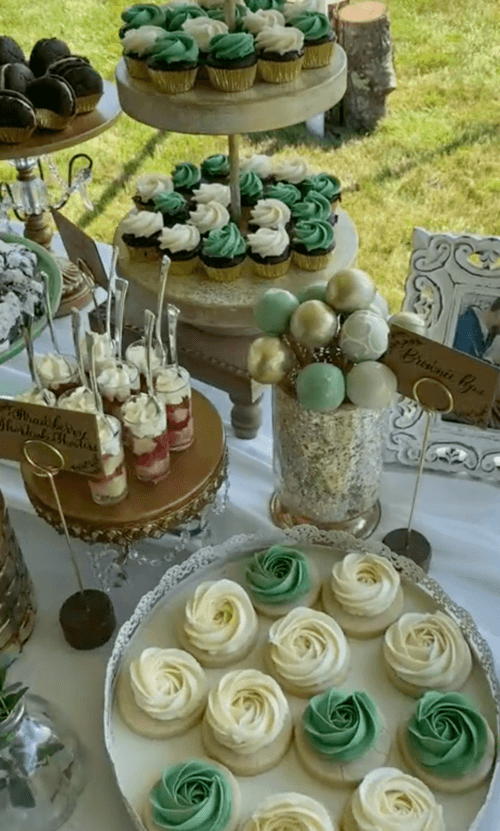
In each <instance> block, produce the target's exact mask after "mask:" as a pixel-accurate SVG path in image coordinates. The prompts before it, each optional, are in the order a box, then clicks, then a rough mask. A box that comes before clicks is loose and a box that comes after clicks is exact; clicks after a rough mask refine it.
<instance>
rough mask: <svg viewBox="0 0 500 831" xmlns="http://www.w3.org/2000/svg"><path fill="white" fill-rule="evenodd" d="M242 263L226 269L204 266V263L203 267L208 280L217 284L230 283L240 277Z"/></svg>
mask: <svg viewBox="0 0 500 831" xmlns="http://www.w3.org/2000/svg"><path fill="white" fill-rule="evenodd" d="M244 262H245V261H244V260H243V261H242V262H241V263H238V264H237V265H231V266H228V267H227V268H214V266H211V265H205V263H204V264H203V265H204V267H205V271H206V273H207V277H208V278H209V280H215V281H216V282H217V283H232V281H233V280H237V279H238V277H241V274H242V273H243V264H244Z"/></svg>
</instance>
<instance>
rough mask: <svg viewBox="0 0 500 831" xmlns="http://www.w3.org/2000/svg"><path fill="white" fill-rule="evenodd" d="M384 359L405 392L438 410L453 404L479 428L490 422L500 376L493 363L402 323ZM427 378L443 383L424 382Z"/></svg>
mask: <svg viewBox="0 0 500 831" xmlns="http://www.w3.org/2000/svg"><path fill="white" fill-rule="evenodd" d="M382 361H383V362H384V363H385V364H387V366H388V367H390V368H391V369H392V371H393V372H394V373H395V374H396V376H397V379H398V392H400V393H401V395H406V396H407V397H408V398H413V399H416V400H418V401H419V402H420V403H421V404H422V406H424V407H427V408H428V409H431V410H437V411H438V412H439V411H441V412H444V411H445V410H447V409H449V408H450V406H451V412H452V413H453V414H454V415H455V416H457V417H458V418H459V419H460V420H461V421H463V422H466V423H467V424H474V425H476V426H477V427H486V426H487V425H488V421H489V418H490V413H491V409H492V406H493V403H494V400H495V398H496V388H497V382H498V378H499V370H498V369H497V368H496V367H494V366H493V365H492V364H488V363H486V362H485V361H480V360H478V359H477V358H471V356H470V355H466V354H465V353H463V352H459V351H458V350H456V349H451V347H449V346H444V344H442V343H437V342H436V341H433V340H430V339H429V338H425V337H423V335H417V334H415V333H414V332H410V331H408V329H402V328H401V327H399V326H391V333H390V339H389V348H388V350H387V352H386V353H385V355H384V357H383V358H382ZM426 378H430V379H432V381H433V382H439V383H426V382H425V381H424V380H422V381H420V379H426ZM419 381H420V383H419ZM415 384H417V389H418V395H416V394H415ZM441 385H442V386H441ZM443 387H444V389H443ZM450 396H451V397H450Z"/></svg>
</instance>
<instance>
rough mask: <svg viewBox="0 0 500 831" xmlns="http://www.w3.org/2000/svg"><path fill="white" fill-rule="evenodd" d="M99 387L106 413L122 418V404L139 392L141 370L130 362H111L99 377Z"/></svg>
mask: <svg viewBox="0 0 500 831" xmlns="http://www.w3.org/2000/svg"><path fill="white" fill-rule="evenodd" d="M97 386H98V388H99V392H100V393H101V396H102V403H103V407H104V409H105V411H106V412H107V413H109V415H113V416H116V418H120V417H121V408H122V404H124V403H125V401H128V399H129V398H130V396H131V395H133V394H134V393H137V392H139V389H140V379H139V370H138V369H137V367H136V366H134V364H131V363H128V361H110V362H109V363H107V364H106V365H105V366H104V368H103V369H102V371H101V372H100V373H99V375H98V376H97Z"/></svg>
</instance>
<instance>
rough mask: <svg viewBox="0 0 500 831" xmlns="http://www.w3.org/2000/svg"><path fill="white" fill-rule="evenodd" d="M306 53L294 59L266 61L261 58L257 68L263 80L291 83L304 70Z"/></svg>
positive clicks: (273, 82)
mask: <svg viewBox="0 0 500 831" xmlns="http://www.w3.org/2000/svg"><path fill="white" fill-rule="evenodd" d="M303 63H304V55H301V56H300V58H295V59H294V60H292V61H266V59H265V58H259V60H258V61H257V68H258V70H259V75H260V77H261V78H262V80H263V81H266V83H268V84H289V83H290V82H291V81H296V80H297V78H298V77H299V76H300V73H301V71H302V64H303Z"/></svg>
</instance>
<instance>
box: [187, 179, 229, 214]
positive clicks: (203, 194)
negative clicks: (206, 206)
mask: <svg viewBox="0 0 500 831" xmlns="http://www.w3.org/2000/svg"><path fill="white" fill-rule="evenodd" d="M193 199H194V201H195V202H196V204H197V205H200V204H203V203H207V202H220V204H221V205H224V207H225V208H227V207H228V206H229V203H230V202H231V190H230V188H229V185H222V184H220V183H219V182H212V183H211V184H206V183H205V182H204V183H203V184H202V185H200V186H199V188H197V189H196V190H195V191H193Z"/></svg>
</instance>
